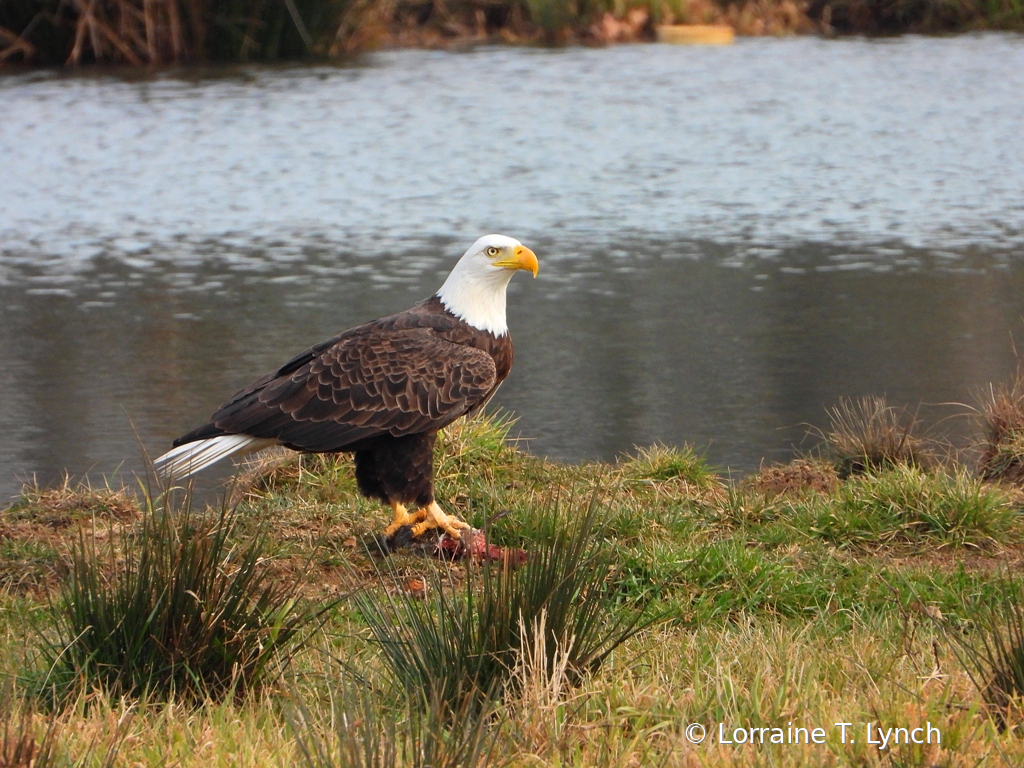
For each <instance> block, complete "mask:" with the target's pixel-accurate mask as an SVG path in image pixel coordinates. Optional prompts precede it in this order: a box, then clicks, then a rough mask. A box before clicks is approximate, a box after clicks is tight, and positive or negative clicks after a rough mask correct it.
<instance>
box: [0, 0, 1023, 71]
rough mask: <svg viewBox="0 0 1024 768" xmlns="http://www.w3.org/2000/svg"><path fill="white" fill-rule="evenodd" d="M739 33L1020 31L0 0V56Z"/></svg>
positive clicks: (898, 19)
mask: <svg viewBox="0 0 1024 768" xmlns="http://www.w3.org/2000/svg"><path fill="white" fill-rule="evenodd" d="M660 23H687V24H694V23H697V24H708V23H712V24H728V25H730V26H732V27H733V28H734V29H735V30H736V31H737V32H738V33H739V34H744V35H766V34H767V35H780V34H793V33H819V34H826V35H829V34H899V33H903V32H922V33H936V32H958V31H967V30H977V29H1002V30H1022V29H1024V7H1022V3H1021V0H952V1H950V0H628V1H625V2H624V1H623V0H0V63H3V62H8V63H18V62H24V63H29V64H37V65H46V66H53V65H65V64H69V65H76V64H87V63H94V62H98V63H105V64H108V63H116V64H129V65H134V66H141V65H152V64H167V63H195V62H244V61H283V60H303V59H318V60H330V59H339V58H343V57H346V56H349V55H351V54H353V53H356V52H359V51H364V50H369V49H374V48H379V47H408V46H429V47H445V46H464V45H470V44H479V43H486V42H504V43H547V44H551V43H567V42H582V43H590V44H607V43H613V42H625V41H650V40H653V39H654V26H655V24H660Z"/></svg>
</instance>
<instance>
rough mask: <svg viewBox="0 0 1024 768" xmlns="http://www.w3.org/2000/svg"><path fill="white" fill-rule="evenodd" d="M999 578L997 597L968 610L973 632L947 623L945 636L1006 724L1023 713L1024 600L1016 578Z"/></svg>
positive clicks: (979, 689) (996, 714) (997, 714)
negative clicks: (961, 629) (973, 627)
mask: <svg viewBox="0 0 1024 768" xmlns="http://www.w3.org/2000/svg"><path fill="white" fill-rule="evenodd" d="M1001 581H1002V585H1001V586H1002V589H1000V595H999V598H998V599H996V600H989V601H988V602H987V603H986V604H985V605H984V606H982V607H979V608H976V609H975V610H974V611H973V612H972V613H971V619H972V621H973V623H974V625H975V627H976V632H975V633H973V636H965V635H964V634H963V633H962V632H961V631H959V630H958V629H953V628H949V627H948V626H947V627H946V639H947V641H948V642H949V643H950V645H951V646H952V648H953V650H954V652H955V653H956V655H957V657H958V659H959V660H960V662H961V664H962V665H963V667H964V669H965V670H966V671H967V673H968V674H969V675H970V678H971V681H972V682H973V683H974V684H975V686H976V687H977V688H978V691H979V692H980V693H981V695H982V697H983V699H984V700H985V702H986V704H987V705H988V706H989V708H990V709H991V711H992V712H993V714H994V715H995V716H996V718H997V720H998V722H999V723H1000V724H1001V725H1003V726H1006V725H1007V724H1008V723H1009V722H1010V721H1011V720H1012V719H1019V717H1020V715H1021V714H1022V713H1024V603H1022V594H1021V592H1022V589H1021V585H1020V582H1019V581H1013V580H1011V579H1009V578H1007V577H1003V578H1002V579H1001ZM1013 715H1016V718H1014V717H1013Z"/></svg>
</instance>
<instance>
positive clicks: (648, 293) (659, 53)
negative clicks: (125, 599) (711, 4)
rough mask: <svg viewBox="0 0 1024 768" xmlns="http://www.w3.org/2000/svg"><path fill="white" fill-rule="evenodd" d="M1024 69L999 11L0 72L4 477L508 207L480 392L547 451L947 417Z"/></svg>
mask: <svg viewBox="0 0 1024 768" xmlns="http://www.w3.org/2000/svg"><path fill="white" fill-rule="evenodd" d="M1021 93H1024V38H1021V37H1017V36H1001V35H985V36H967V37H957V38H946V39H927V38H912V37H908V38H901V39H896V40H885V41H857V40H852V41H841V42H830V41H822V40H816V39H792V40H744V41H741V42H740V43H738V44H737V45H735V46H732V47H727V48H685V47H669V46H656V45H645V46H623V47H618V48H611V49H603V50H593V49H567V50H557V51H550V50H529V49H504V48H483V49H479V50H476V51H474V52H470V53H462V54H451V53H436V52H400V53H389V54H381V55H375V56H371V57H368V58H366V59H364V60H362V61H361V62H360V63H359V64H358V65H357V66H351V67H340V68H327V67H323V68H292V69H235V70H228V71H217V72H208V71H207V72H197V71H179V72H170V73H164V74H160V75H156V76H145V77H139V76H131V77H127V78H126V77H117V76H104V75H95V74H92V75H79V76H65V75H57V74H52V73H44V74H28V75H24V74H22V75H7V76H4V77H0V105H2V110H0V156H2V164H0V433H2V434H3V436H4V439H3V441H2V443H0V498H4V497H7V496H10V495H11V494H12V493H14V492H15V491H16V490H17V488H18V486H19V483H20V481H21V480H23V479H26V478H27V477H29V476H31V475H32V474H36V475H37V476H38V478H39V479H40V480H41V481H44V482H52V481H53V480H54V479H55V478H56V477H58V476H59V474H60V473H61V471H63V470H65V469H66V470H67V471H69V472H71V473H72V474H74V475H78V476H80V475H82V474H84V473H85V472H87V471H88V472H91V473H92V474H93V475H99V474H101V473H109V472H111V471H113V470H115V469H116V468H117V467H119V466H120V467H123V469H125V470H133V469H137V468H138V467H140V466H141V459H140V442H141V446H142V447H144V448H145V449H146V450H148V451H149V452H151V453H153V454H156V453H159V452H160V451H162V450H163V449H164V448H165V447H166V446H167V445H168V443H169V441H170V439H171V438H173V437H175V436H177V435H178V434H180V433H182V432H183V431H185V430H186V429H188V428H190V427H192V426H194V425H195V424H197V423H199V422H201V421H203V420H205V418H206V417H207V416H208V415H209V412H210V411H211V410H212V409H213V408H214V407H215V406H216V405H217V404H218V403H219V402H220V401H221V400H222V399H223V398H224V397H226V396H227V395H228V394H230V393H231V392H233V391H234V390H235V389H237V388H238V387H239V386H241V385H243V384H246V383H247V382H248V381H249V380H251V379H252V378H254V377H255V376H256V375H258V374H260V373H262V372H264V371H265V370H268V369H270V368H272V367H274V366H276V365H278V364H280V363H281V362H283V361H284V360H285V359H287V358H288V357H289V356H290V355H291V354H293V353H294V352H297V351H298V350H300V349H301V348H303V347H305V346H307V345H308V344H310V343H312V342H315V341H318V340H320V339H321V338H324V337H325V336H326V335H328V334H330V333H333V332H334V331H336V330H339V329H341V328H344V327H346V326H348V325H351V324H354V323H356V322H359V321H362V320H366V319H369V318H372V317H376V316H379V315H382V314H385V313H388V312H392V311H396V310H400V309H403V308H405V307H406V306H408V305H409V304H411V303H412V302H413V301H415V300H418V299H419V298H422V297H424V296H426V295H428V294H429V293H431V292H432V291H433V290H434V289H435V288H436V287H437V286H438V285H440V282H441V281H442V280H443V278H444V275H445V274H446V272H447V270H448V269H449V268H450V266H451V264H452V263H453V262H454V261H455V259H457V257H458V256H459V255H460V254H461V253H462V251H463V250H464V249H465V247H466V246H467V245H468V244H469V243H470V242H472V241H473V240H474V239H475V238H476V237H477V236H478V235H480V234H483V233H486V232H491V231H499V232H504V233H506V234H510V235H514V236H516V237H518V238H520V239H521V240H523V241H524V242H525V243H527V244H528V245H530V246H531V247H533V248H534V250H536V251H537V253H538V255H539V256H540V259H541V273H540V276H539V277H538V279H537V280H536V281H531V280H529V279H524V278H523V277H522V276H519V277H517V278H516V279H515V280H514V281H513V283H512V286H511V291H510V301H509V304H510V312H509V314H510V324H511V327H512V330H513V336H514V338H515V339H516V344H517V360H516V366H515V368H514V369H513V373H512V376H511V377H510V379H509V381H508V382H507V383H506V384H505V386H504V387H503V388H502V390H501V392H500V394H499V396H498V398H497V399H498V401H500V402H499V404H500V405H501V406H503V407H505V408H507V409H510V410H512V411H513V412H514V413H515V414H516V415H517V416H518V417H519V422H518V430H519V431H520V432H521V433H522V434H524V435H525V436H528V437H530V438H531V442H530V444H529V446H530V449H531V450H533V451H535V452H537V453H541V454H546V455H549V456H552V457H558V458H565V459H582V458H611V457H614V456H615V455H616V454H619V453H621V452H624V451H627V450H629V449H631V447H632V446H633V445H634V444H648V443H651V442H653V441H661V442H665V443H670V444H681V443H683V442H689V443H692V444H694V445H696V446H697V447H699V448H700V449H701V450H704V451H706V453H707V455H708V457H709V458H710V459H711V460H712V461H713V462H714V463H716V464H718V465H721V466H724V467H732V468H735V469H738V470H750V469H753V468H755V467H756V466H757V465H758V464H759V463H760V462H761V460H762V459H765V460H768V461H776V460H785V459H787V458H789V457H790V456H791V455H792V453H793V449H794V445H796V444H798V443H800V441H801V439H802V436H803V435H804V432H805V431H806V427H805V426H804V425H806V424H807V423H813V424H817V425H824V423H825V422H826V418H825V415H824V414H825V412H824V408H825V407H826V406H829V405H833V404H834V403H835V402H836V401H837V400H838V398H839V397H842V396H858V395H861V394H866V393H875V394H884V395H886V396H887V397H888V398H889V400H890V401H892V402H893V403H897V404H903V403H910V404H912V405H913V406H914V407H916V406H917V404H918V403H924V404H925V405H924V406H923V408H922V411H921V413H922V415H924V416H925V417H926V418H928V419H931V418H932V417H933V416H934V419H935V420H938V419H941V418H942V417H944V416H947V415H949V414H950V413H952V412H954V411H955V409H952V408H951V407H950V406H943V405H940V404H942V403H949V402H965V403H971V402H974V400H975V397H976V395H977V393H978V392H979V390H980V389H981V388H982V387H983V386H984V385H986V384H987V383H988V382H990V381H998V380H1000V379H1004V378H1005V377H1006V376H1007V375H1008V374H1009V372H1010V371H1011V370H1012V369H1013V366H1014V359H1013V340H1012V336H1013V335H1016V336H1017V337H1018V338H1019V337H1020V336H1021V332H1022V331H1024V319H1022V317H1024V141H1021V126H1022V125H1024V98H1021V96H1020V94H1021ZM946 424H953V425H954V427H953V428H954V431H957V430H959V431H960V432H963V431H965V430H966V428H967V425H966V423H965V422H963V420H957V419H954V420H952V421H951V422H946ZM958 424H962V425H963V426H956V425H958ZM136 434H137V435H138V437H136ZM804 447H807V444H806V443H804Z"/></svg>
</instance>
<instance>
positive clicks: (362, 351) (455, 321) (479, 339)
mask: <svg viewBox="0 0 1024 768" xmlns="http://www.w3.org/2000/svg"><path fill="white" fill-rule="evenodd" d="M537 268H538V266H537V257H536V256H535V255H534V253H533V251H531V250H530V249H529V248H527V247H525V246H524V245H522V244H521V243H520V242H519V241H518V240H514V239H512V238H511V237H505V236H504V235H486V236H485V237H481V238H480V239H479V240H477V241H476V242H475V243H473V245H472V246H470V248H469V250H468V251H466V253H465V254H464V255H463V256H462V258H461V259H459V261H458V263H457V264H456V265H455V267H454V269H452V271H451V274H449V275H448V278H447V279H446V280H445V281H444V284H443V285H442V286H441V287H440V288H439V289H438V291H437V293H435V294H434V295H433V296H431V297H430V298H429V299H426V300H425V301H422V302H420V303H419V304H417V305H416V306H414V307H412V308H411V309H408V310H406V311H405V312H400V313H398V314H397V315H391V316H390V317H384V318H381V319H380V320H374V321H372V322H369V323H364V324H362V325H357V326H356V327H355V328H350V329H349V330H347V331H343V332H342V333H340V334H338V335H337V336H335V337H334V338H331V339H328V340H327V341H324V342H321V343H320V344H317V345H316V346H313V347H310V348H309V349H307V350H306V351H305V352H303V353H301V354H299V355H298V356H296V357H294V358H293V359H292V360H290V361H289V362H287V363H285V364H284V365H283V366H282V367H281V368H279V369H278V370H276V371H274V372H273V373H270V374H267V375H266V376H263V377H262V378H260V379H258V380H257V381H255V382H254V383H253V384H251V385H250V386H248V387H246V388H245V389H243V390H241V391H240V392H238V393H237V394H236V395H234V396H233V397H232V398H231V399H230V400H228V401H227V402H226V403H224V404H223V405H222V406H221V407H220V408H219V409H217V411H216V412H215V413H214V414H213V416H211V417H210V420H209V422H207V423H206V424H203V425H202V426H201V427H197V428H196V429H193V430H192V431H191V432H189V433H187V434H185V435H183V436H182V437H179V438H178V439H177V440H175V441H174V444H173V445H174V448H172V449H171V450H170V451H168V452H167V453H165V454H164V455H163V456H160V457H159V458H158V459H157V460H156V461H155V462H154V466H155V468H156V470H157V471H158V472H159V473H160V474H161V475H162V476H163V477H164V478H168V479H172V480H177V479H181V478H184V477H187V476H189V475H191V474H193V473H195V472H198V471H199V470H201V469H203V468H205V467H208V466H209V465H211V464H213V463H214V462H217V461H220V460H221V459H224V458H227V457H228V456H240V455H242V454H245V453H249V452H251V451H257V450H260V449H263V448H267V447H269V446H273V445H282V446H285V447H287V448H291V449H292V450H295V451H301V452H305V453H337V452H341V451H351V452H353V453H354V454H355V474H356V482H357V484H358V486H359V490H360V492H361V493H362V494H363V495H364V496H367V497H369V498H376V499H379V500H380V501H382V502H383V503H385V504H388V505H390V507H391V509H392V510H393V512H394V519H393V520H392V522H391V524H390V525H388V526H387V527H386V528H385V529H384V536H385V537H387V538H390V537H392V536H394V534H395V533H397V532H398V530H399V529H400V528H402V527H403V526H412V531H411V533H412V536H414V537H415V536H419V535H421V534H423V533H424V532H425V531H427V530H430V529H432V528H441V529H443V530H444V531H445V532H447V533H448V534H449V535H450V536H452V537H454V538H458V537H459V531H460V530H463V529H468V528H469V525H468V524H467V523H465V522H463V521H462V520H459V519H458V518H457V517H455V516H452V515H448V514H446V513H445V512H444V511H443V510H442V509H441V507H440V506H439V505H438V504H437V502H436V500H435V499H434V482H433V474H434V468H433V465H434V456H433V452H434V441H435V439H436V437H437V432H438V430H439V429H441V428H443V427H445V426H447V425H448V424H451V423H452V422H453V421H455V420H456V419H458V418H460V417H462V416H466V415H472V414H474V413H476V412H477V411H479V410H480V409H481V408H482V407H483V406H484V404H486V403H487V401H488V400H489V399H490V397H491V395H493V394H494V392H495V390H496V389H497V388H498V385H499V384H501V382H502V381H503V380H504V379H505V377H506V376H508V372H509V370H510V369H511V368H512V340H511V338H510V337H509V333H508V326H507V325H506V323H505V288H506V286H507V285H508V282H509V280H510V279H511V278H512V275H513V274H514V273H515V272H516V270H520V269H523V270H526V271H528V272H532V273H533V275H534V277H536V276H537ZM410 508H411V509H412V510H414V511H413V512H412V513H410V512H409V509H410Z"/></svg>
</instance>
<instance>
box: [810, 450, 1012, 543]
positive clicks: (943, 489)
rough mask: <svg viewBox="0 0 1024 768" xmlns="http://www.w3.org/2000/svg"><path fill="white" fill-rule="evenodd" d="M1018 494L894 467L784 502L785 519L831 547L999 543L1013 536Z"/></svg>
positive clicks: (965, 476)
mask: <svg viewBox="0 0 1024 768" xmlns="http://www.w3.org/2000/svg"><path fill="white" fill-rule="evenodd" d="M1018 501H1019V500H1018V498H1017V496H1016V495H1015V494H1014V493H1012V492H1010V491H1007V490H1005V489H1002V488H999V487H997V486H993V485H989V484H986V483H984V482H982V481H981V480H979V479H978V478H976V477H973V476H972V475H971V474H970V473H968V472H967V471H965V470H962V469H961V470H957V471H954V472H950V473H936V474H931V473H927V472H924V471H922V470H921V469H919V468H917V467H914V466H895V467H893V468H891V469H890V470H888V471H886V472H877V473H874V474H869V475H861V476H858V477H854V478H851V479H850V480H848V481H847V482H845V483H843V484H842V485H841V486H840V487H839V489H838V491H837V492H836V494H835V495H834V496H815V497H809V498H806V499H800V500H797V501H794V502H792V503H791V510H792V515H793V519H792V524H793V525H794V526H795V527H796V528H797V529H798V530H803V531H805V532H807V533H809V534H811V535H812V536H816V537H821V538H823V539H825V540H826V541H829V542H832V543H833V544H836V545H838V546H880V545H883V544H887V543H899V542H907V543H912V542H924V541H931V542H935V543H937V544H938V545H939V546H944V545H950V546H958V547H962V546H970V547H988V548H992V547H998V546H1000V545H1002V544H1004V543H1009V542H1010V541H1012V540H1013V539H1014V538H1015V535H1014V534H1013V531H1014V529H1015V525H1016V522H1017V518H1018V517H1019V514H1018Z"/></svg>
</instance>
